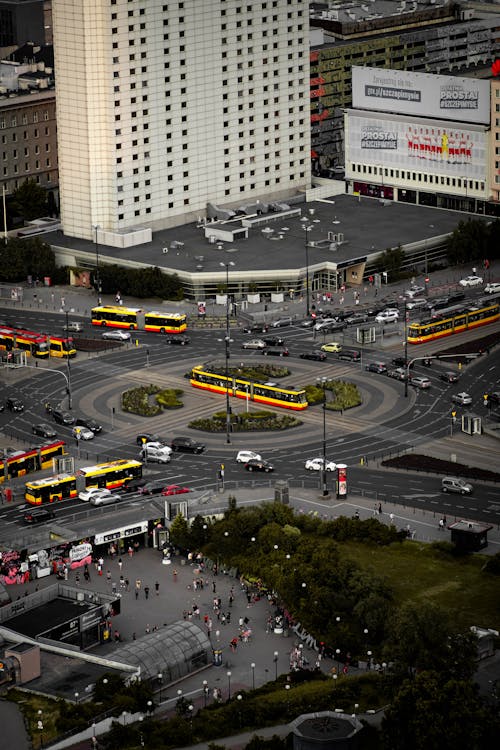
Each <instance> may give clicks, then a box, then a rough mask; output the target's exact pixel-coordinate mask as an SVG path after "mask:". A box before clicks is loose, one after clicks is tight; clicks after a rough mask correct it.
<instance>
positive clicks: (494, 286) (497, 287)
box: [484, 281, 500, 294]
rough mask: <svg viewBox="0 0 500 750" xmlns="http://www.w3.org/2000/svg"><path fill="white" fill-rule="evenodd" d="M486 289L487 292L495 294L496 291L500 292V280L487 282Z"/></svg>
mask: <svg viewBox="0 0 500 750" xmlns="http://www.w3.org/2000/svg"><path fill="white" fill-rule="evenodd" d="M484 291H485V292H486V294H495V293H496V292H500V282H498V281H490V283H489V284H486V286H485V287H484Z"/></svg>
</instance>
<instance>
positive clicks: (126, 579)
mask: <svg viewBox="0 0 500 750" xmlns="http://www.w3.org/2000/svg"><path fill="white" fill-rule="evenodd" d="M125 591H130V581H129V580H128V578H125Z"/></svg>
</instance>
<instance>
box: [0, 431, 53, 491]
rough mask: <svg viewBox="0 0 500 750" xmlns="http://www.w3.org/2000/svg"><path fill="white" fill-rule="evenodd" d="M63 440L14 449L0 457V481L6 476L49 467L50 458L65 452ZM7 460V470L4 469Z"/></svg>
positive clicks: (21, 474) (15, 475)
mask: <svg viewBox="0 0 500 750" xmlns="http://www.w3.org/2000/svg"><path fill="white" fill-rule="evenodd" d="M65 447H66V444H65V442H64V440H56V441H54V442H53V443H47V444H45V445H40V446H38V447H35V448H30V449H29V450H27V451H26V450H22V451H15V452H14V453H12V454H11V455H10V456H8V457H7V458H5V457H4V458H0V483H1V482H4V481H5V479H6V477H7V478H9V479H10V478H13V477H23V476H25V475H26V474H31V472H33V471H39V470H40V469H50V468H51V466H52V460H53V459H54V458H56V457H57V456H63V455H64V454H65V453H66V450H65ZM5 461H7V472H6V471H5Z"/></svg>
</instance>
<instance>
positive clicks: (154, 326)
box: [92, 305, 187, 333]
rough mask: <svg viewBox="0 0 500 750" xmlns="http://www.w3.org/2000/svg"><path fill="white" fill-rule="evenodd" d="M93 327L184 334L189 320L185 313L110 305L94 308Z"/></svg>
mask: <svg viewBox="0 0 500 750" xmlns="http://www.w3.org/2000/svg"><path fill="white" fill-rule="evenodd" d="M92 325H93V326H101V327H103V328H105V327H109V328H126V329H128V330H130V331H153V332H155V333H184V331H185V330H186V328H187V318H186V315H185V314H184V313H177V312H168V311H166V310H165V311H161V310H149V311H148V310H141V309H140V308H138V307H122V305H109V306H101V307H94V308H93V310H92Z"/></svg>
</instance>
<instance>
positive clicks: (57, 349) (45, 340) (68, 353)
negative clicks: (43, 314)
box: [0, 326, 76, 359]
mask: <svg viewBox="0 0 500 750" xmlns="http://www.w3.org/2000/svg"><path fill="white" fill-rule="evenodd" d="M0 349H4V350H5V351H8V352H10V351H14V350H18V351H22V352H26V354H29V355H31V356H33V357H39V358H41V359H45V358H46V357H49V356H50V357H76V348H75V344H74V341H73V339H72V338H70V337H67V336H47V335H46V334H45V333H35V331H24V330H23V329H21V328H10V327H9V326H1V327H0Z"/></svg>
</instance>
